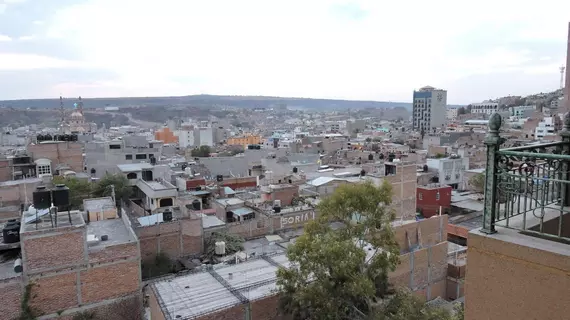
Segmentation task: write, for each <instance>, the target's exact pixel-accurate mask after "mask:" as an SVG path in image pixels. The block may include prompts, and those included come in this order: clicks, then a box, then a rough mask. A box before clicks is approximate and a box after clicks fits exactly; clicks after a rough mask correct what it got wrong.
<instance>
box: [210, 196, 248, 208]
mask: <svg viewBox="0 0 570 320" xmlns="http://www.w3.org/2000/svg"><path fill="white" fill-rule="evenodd" d="M216 202H217V203H219V204H221V205H223V206H237V205H242V204H244V203H245V201H243V200H241V199H239V198H221V199H216Z"/></svg>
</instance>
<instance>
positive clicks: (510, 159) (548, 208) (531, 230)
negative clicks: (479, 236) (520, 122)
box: [482, 114, 570, 243]
mask: <svg viewBox="0 0 570 320" xmlns="http://www.w3.org/2000/svg"><path fill="white" fill-rule="evenodd" d="M501 122H502V119H501V116H500V115H499V114H493V115H492V116H491V118H490V120H489V132H488V134H487V136H486V137H485V144H486V146H487V165H486V176H485V208H484V214H483V228H482V231H483V232H486V233H495V232H496V227H497V226H500V227H506V228H512V229H517V230H520V231H522V232H524V233H526V234H530V235H533V236H539V237H542V238H547V239H551V240H555V241H562V242H568V243H570V114H569V115H566V116H565V117H564V129H563V130H562V131H561V133H560V136H561V137H562V141H560V142H552V143H544V144H533V145H528V146H520V147H513V148H507V149H500V146H501V145H502V144H503V143H504V142H505V139H504V138H502V137H500V135H499V130H500V127H501ZM565 220H566V221H568V222H567V223H566V225H565V224H564V222H565Z"/></svg>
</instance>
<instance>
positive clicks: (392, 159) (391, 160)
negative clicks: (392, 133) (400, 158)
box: [388, 153, 396, 162]
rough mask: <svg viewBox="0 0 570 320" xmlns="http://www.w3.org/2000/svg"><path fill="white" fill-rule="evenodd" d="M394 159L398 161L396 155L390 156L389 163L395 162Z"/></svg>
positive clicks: (391, 154)
mask: <svg viewBox="0 0 570 320" xmlns="http://www.w3.org/2000/svg"><path fill="white" fill-rule="evenodd" d="M394 159H396V155H395V154H393V153H390V154H388V161H389V162H394Z"/></svg>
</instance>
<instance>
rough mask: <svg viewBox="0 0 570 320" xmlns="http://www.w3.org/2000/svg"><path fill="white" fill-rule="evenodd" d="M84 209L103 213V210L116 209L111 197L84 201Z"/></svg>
mask: <svg viewBox="0 0 570 320" xmlns="http://www.w3.org/2000/svg"><path fill="white" fill-rule="evenodd" d="M83 208H84V209H85V211H90V212H91V211H101V210H103V209H110V208H115V204H114V203H113V199H112V198H111V197H104V198H94V199H85V200H83Z"/></svg>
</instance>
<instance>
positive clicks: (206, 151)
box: [191, 146, 212, 158]
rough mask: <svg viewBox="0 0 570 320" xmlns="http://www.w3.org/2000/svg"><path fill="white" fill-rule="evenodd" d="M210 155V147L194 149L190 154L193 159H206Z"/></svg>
mask: <svg viewBox="0 0 570 320" xmlns="http://www.w3.org/2000/svg"><path fill="white" fill-rule="evenodd" d="M210 153H212V150H211V148H210V146H200V147H199V148H194V149H193V150H192V153H191V154H192V156H193V157H204V158H206V157H209V156H210Z"/></svg>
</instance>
